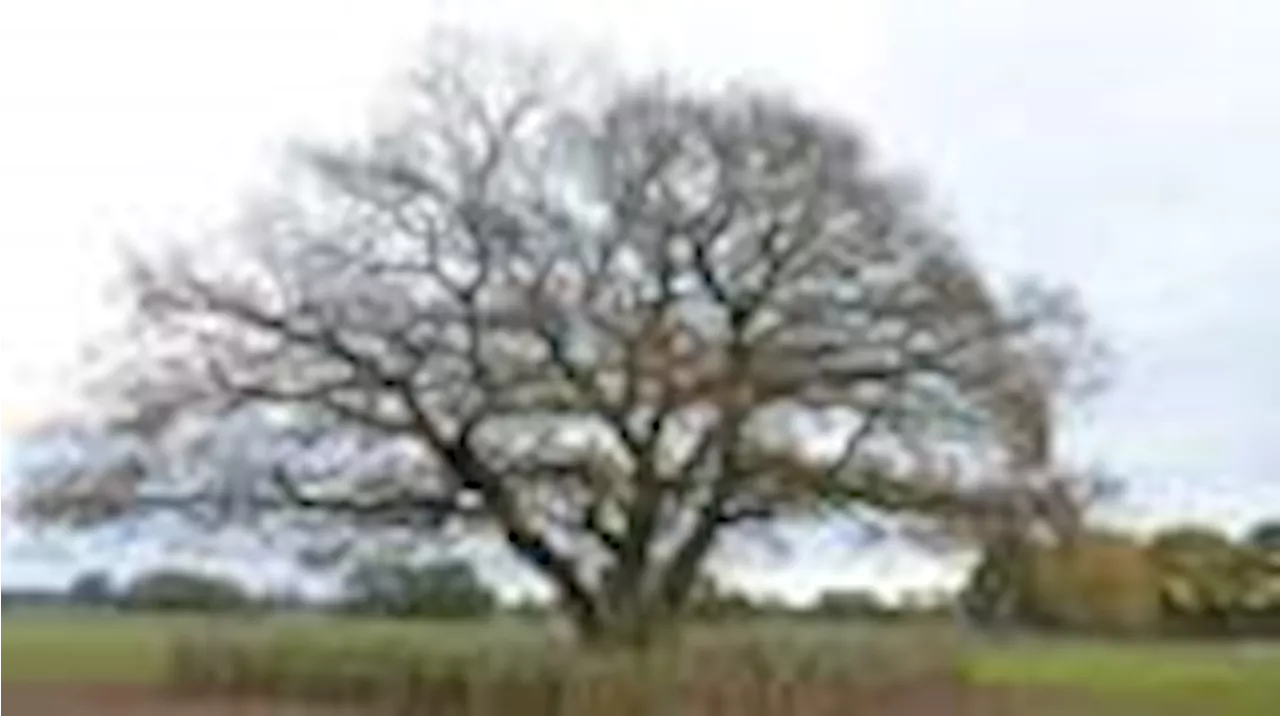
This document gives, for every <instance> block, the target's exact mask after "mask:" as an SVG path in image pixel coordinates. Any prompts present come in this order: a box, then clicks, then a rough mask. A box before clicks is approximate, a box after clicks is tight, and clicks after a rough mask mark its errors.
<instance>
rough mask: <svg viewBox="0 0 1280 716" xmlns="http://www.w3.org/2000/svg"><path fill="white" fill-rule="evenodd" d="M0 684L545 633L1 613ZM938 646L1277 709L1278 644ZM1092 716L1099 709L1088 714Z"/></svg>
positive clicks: (842, 635) (980, 677) (802, 627)
mask: <svg viewBox="0 0 1280 716" xmlns="http://www.w3.org/2000/svg"><path fill="white" fill-rule="evenodd" d="M4 626H5V627H6V628H5V629H4V631H3V640H2V643H3V656H4V661H3V679H4V681H5V682H8V683H18V682H33V681H35V682H53V681H57V682H71V681H75V682H131V683H152V682H159V681H161V680H162V679H164V678H165V674H166V671H167V667H168V663H167V662H168V659H169V657H170V654H171V645H172V644H173V642H174V640H175V638H176V637H177V636H178V635H179V634H183V633H188V634H189V633H192V632H207V633H221V632H225V631H227V630H232V629H234V630H241V631H243V632H246V633H250V632H251V633H254V634H269V635H271V637H272V638H274V639H276V640H278V641H279V642H281V643H294V644H305V645H307V647H306V649H307V650H311V649H313V648H314V649H315V650H318V651H323V650H325V649H328V648H333V647H337V646H339V645H342V646H343V647H344V648H346V647H353V648H355V649H356V650H357V652H359V650H360V647H361V645H363V646H364V647H365V648H366V650H367V651H368V652H375V651H376V650H377V649H381V648H384V647H388V648H389V647H397V648H404V649H413V650H415V651H425V652H430V653H433V654H436V653H438V654H441V655H448V654H461V653H463V652H466V651H473V650H475V649H477V648H484V647H486V646H488V647H491V648H492V649H493V650H494V651H495V652H506V653H518V652H521V651H522V650H523V649H522V647H531V648H533V649H535V650H545V647H546V646H547V645H548V644H549V642H550V637H549V636H548V635H547V633H546V632H545V631H543V630H541V629H540V628H538V627H536V626H534V625H531V624H527V623H520V622H514V621H494V622H491V623H484V624H478V623H449V624H441V623H405V622H388V621H378V620H356V619H342V620H337V619H327V618H321V617H273V618H267V619H260V620H257V621H252V620H248V621H246V620H238V621H235V622H233V623H227V622H214V623H211V622H210V620H208V619H202V618H199V617H146V616H125V617H113V618H104V617H96V616H88V615H70V614H42V615H20V616H17V617H14V616H11V615H6V618H5V619H4ZM939 638H940V637H939V636H938V634H937V631H936V630H931V631H930V632H929V633H928V634H927V635H926V633H925V630H920V629H915V628H912V627H885V626H876V625H858V624H844V623H841V624H814V623H801V624H790V623H773V624H751V625H742V626H734V627H725V628H715V629H710V628H708V629H702V630H697V631H696V632H695V633H693V634H692V635H691V636H690V642H691V643H692V644H693V645H695V646H697V645H713V644H714V645H719V644H726V643H729V644H731V643H733V642H744V643H745V642H751V643H757V644H766V645H769V649H770V650H787V649H793V648H794V649H800V648H802V647H804V646H805V645H806V644H815V643H818V642H821V643H823V644H825V645H826V647H828V648H827V649H826V652H827V653H832V649H831V648H830V647H831V646H832V645H833V644H834V645H835V646H836V652H835V653H837V654H842V653H847V654H848V655H849V657H848V658H849V659H850V660H854V659H858V658H863V657H860V656H859V655H860V654H864V653H865V652H866V651H867V650H868V649H874V650H875V651H876V653H877V654H878V655H879V656H878V657H877V659H878V660H880V661H883V660H884V655H885V654H888V653H892V654H894V657H893V659H894V660H906V661H909V660H912V659H916V658H936V657H937V655H938V653H939V651H940V649H943V648H944V647H941V646H940V645H939V642H938V639H939ZM946 638H947V639H948V644H949V646H947V647H945V648H946V649H950V648H952V647H955V648H956V651H954V652H953V653H954V654H955V658H957V659H959V660H960V661H961V662H962V671H963V673H964V674H965V675H966V676H967V677H968V678H970V679H972V680H974V681H976V682H978V683H987V684H1000V685H1010V686H1044V687H1048V688H1055V689H1064V690H1070V691H1073V692H1079V693H1082V694H1089V695H1091V696H1096V697H1098V698H1100V699H1102V700H1103V701H1104V702H1105V703H1114V704H1115V705H1116V707H1115V713H1116V714H1120V713H1125V714H1145V713H1150V714H1188V715H1190V714H1212V715H1213V716H1262V715H1263V714H1272V713H1276V709H1277V708H1280V706H1278V705H1280V644H1168V643H1160V644H1154V643H1142V644H1135V643H1100V642H1091V641H1082V640H1065V639H1064V640H1018V641H1012V642H1002V643H992V642H978V641H970V642H969V643H967V644H961V643H960V642H959V640H958V639H956V638H955V635H954V634H952V635H950V636H949V637H946ZM1097 713H1101V712H1097Z"/></svg>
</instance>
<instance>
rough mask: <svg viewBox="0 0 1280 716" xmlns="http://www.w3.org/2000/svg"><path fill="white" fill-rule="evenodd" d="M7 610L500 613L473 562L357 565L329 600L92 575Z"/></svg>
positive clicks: (207, 576) (16, 594)
mask: <svg viewBox="0 0 1280 716" xmlns="http://www.w3.org/2000/svg"><path fill="white" fill-rule="evenodd" d="M4 606H5V608H6V609H11V608H17V607H24V606H40V607H72V608H83V609H102V610H115V611H151V612H209V613H225V612H251V611H285V610H296V609H308V610H326V611H341V612H345V613H353V614H368V615H378V616H389V617H430V618H461V617H475V616H483V615H485V614H488V613H491V612H493V611H494V610H495V609H496V606H497V599H496V597H495V595H494V593H493V591H492V590H491V589H490V588H489V587H488V586H487V585H486V584H484V582H483V581H482V580H481V579H480V578H479V577H478V576H477V575H476V573H475V570H474V569H472V567H471V566H470V565H469V564H468V563H466V562H461V561H447V562H434V563H430V564H426V565H417V564H413V563H410V562H402V561H394V560H381V561H370V562H361V563H359V564H357V565H355V566H354V567H353V568H351V569H350V570H349V571H348V572H347V574H346V575H345V578H344V579H343V583H342V589H341V592H340V593H339V594H338V595H336V596H334V597H330V598H328V599H316V598H310V599H309V598H307V597H305V596H303V595H301V594H298V593H290V592H285V593H270V594H254V593H253V592H252V591H251V590H250V589H248V588H247V587H246V586H245V585H244V584H243V583H241V582H240V581H239V580H237V579H235V578H234V577H231V576H228V575H223V574H214V573H211V572H207V571H202V570H197V569H189V568H175V567H166V568H161V569H156V570H152V571H147V572H143V573H141V574H139V575H137V576H136V577H134V578H132V579H130V580H128V581H127V582H126V583H124V584H122V585H121V584H117V583H116V582H115V581H114V580H112V578H111V577H110V576H109V575H108V574H107V573H106V572H102V571H90V572H86V573H84V574H81V575H80V576H78V577H76V578H75V579H74V580H72V582H71V583H70V584H69V585H68V586H67V587H66V588H65V589H63V590H57V589H25V590H22V589H6V590H5V592H4Z"/></svg>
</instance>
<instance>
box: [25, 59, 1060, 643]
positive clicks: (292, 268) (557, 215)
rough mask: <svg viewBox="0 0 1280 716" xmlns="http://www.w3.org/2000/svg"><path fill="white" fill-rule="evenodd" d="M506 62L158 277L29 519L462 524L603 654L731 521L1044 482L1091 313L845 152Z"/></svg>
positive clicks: (727, 115)
mask: <svg viewBox="0 0 1280 716" xmlns="http://www.w3.org/2000/svg"><path fill="white" fill-rule="evenodd" d="M496 64H497V65H498V67H497V69H496V70H495V69H494V66H492V65H483V66H481V65H479V64H478V63H476V62H470V63H467V62H456V61H446V62H427V63H425V64H424V66H423V67H421V68H420V69H419V71H417V72H416V73H415V74H414V75H413V77H412V82H411V83H410V91H409V93H408V98H407V100H408V101H406V102H405V103H404V115H403V117H402V118H401V120H400V121H397V122H395V123H393V125H392V127H391V129H390V130H388V131H383V132H380V133H378V134H377V135H376V136H375V137H373V138H372V139H371V140H370V141H367V142H363V143H360V144H358V145H356V146H350V147H344V148H341V149H337V150H334V149H324V150H307V151H304V152H302V154H303V155H304V156H303V161H302V164H303V166H304V169H305V170H306V171H305V172H302V173H301V174H300V175H299V176H295V178H294V180H293V181H290V182H289V183H288V185H287V186H286V187H285V191H281V192H279V193H278V194H277V195H275V196H272V197H269V198H266V199H264V200H262V201H260V202H256V203H255V205H254V207H252V210H251V211H250V212H247V216H246V219H245V221H243V222H241V223H240V224H238V225H237V227H236V230H235V231H233V232H230V234H229V235H217V236H211V237H207V238H205V239H204V240H202V241H200V242H198V243H195V244H185V245H181V246H177V247H174V248H172V250H166V252H165V253H164V254H163V255H159V256H157V255H148V256H145V257H143V258H140V259H138V260H137V261H136V265H135V268H134V271H133V272H132V281H131V288H132V291H131V296H132V298H133V307H134V311H133V315H134V318H135V319H136V320H135V321H134V322H133V324H132V325H131V327H130V332H129V340H128V341H127V342H125V343H122V344H121V345H122V348H123V347H127V348H128V350H127V351H122V353H124V355H123V356H122V360H120V361H119V362H117V363H115V364H113V369H112V370H111V371H110V375H109V378H108V379H107V380H106V381H105V382H104V383H103V384H102V385H99V386H98V388H99V389H100V390H99V392H97V393H95V395H96V396H97V397H96V400H97V401H98V402H97V403H96V405H97V406H98V407H100V408H101V409H102V410H103V411H104V412H105V413H107V415H106V419H104V421H103V422H102V426H101V429H102V430H104V431H106V432H107V433H109V434H111V435H113V436H116V437H115V439H114V442H113V443H112V445H113V446H114V447H113V448H112V450H111V451H108V452H109V454H107V453H103V452H101V451H98V452H95V453H94V457H93V459H78V460H71V461H63V463H62V464H63V466H64V467H63V469H59V470H47V471H46V472H47V474H44V475H41V476H40V479H39V480H37V481H36V482H35V483H34V484H35V489H34V492H33V493H32V495H30V499H29V500H28V505H29V507H30V508H31V510H32V512H33V513H34V514H38V515H42V516H46V517H74V518H78V519H82V520H87V521H97V520H110V519H118V518H126V517H134V516H137V515H139V514H141V513H143V512H144V511H146V510H149V509H177V510H179V511H180V513H181V514H186V515H189V516H193V517H196V516H198V517H203V518H208V519H213V520H219V521H225V522H228V523H229V522H234V521H236V520H242V519H244V520H247V519H261V518H264V517H267V518H269V519H270V520H272V521H271V522H270V523H269V524H271V525H275V526H280V525H283V524H285V521H286V520H288V519H293V518H297V519H299V520H311V522H310V524H312V525H315V524H320V525H322V526H323V527H324V528H325V529H328V530H331V531H334V532H337V531H342V530H347V531H351V532H352V533H353V534H354V533H359V532H360V531H361V530H365V529H370V530H376V529H383V528H394V529H400V530H405V531H408V532H409V533H411V534H419V535H423V536H424V538H425V537H426V536H427V535H429V534H430V533H431V532H432V531H434V530H438V529H449V528H452V527H453V526H455V525H462V526H464V527H470V528H474V529H475V530H479V531H482V532H485V533H487V534H493V535H496V536H498V537H500V538H501V539H503V540H505V542H506V543H507V544H508V545H509V547H510V548H511V550H512V551H513V552H514V554H516V555H518V556H519V557H520V558H522V559H523V560H524V561H526V562H527V563H528V564H530V565H532V566H533V567H535V568H536V569H537V570H538V571H540V573H541V574H542V575H544V576H545V577H546V578H547V579H548V581H549V582H550V583H551V584H553V585H554V586H555V588H556V589H557V590H558V593H559V594H560V596H561V598H562V602H563V604H564V606H565V608H566V610H567V613H568V614H570V615H571V616H572V617H573V619H574V620H575V622H576V623H577V625H578V626H579V627H580V628H581V630H582V632H583V633H584V635H586V636H588V637H603V636H613V637H617V636H625V637H627V638H640V637H642V636H643V635H645V634H647V633H649V631H650V628H651V626H652V625H653V624H655V623H658V622H660V621H661V619H662V618H663V617H665V616H669V615H673V614H675V613H678V612H679V611H680V609H681V608H682V606H683V604H684V602H685V598H686V596H687V595H688V593H689V591H690V588H691V586H692V585H693V584H694V583H695V581H696V578H697V576H698V573H699V571H700V569H701V567H702V565H703V564H704V562H705V560H706V558H707V556H708V554H709V553H710V552H711V551H712V550H713V549H714V548H716V547H717V546H718V545H720V544H722V543H723V542H724V541H725V540H727V539H729V538H731V537H733V536H734V535H736V534H738V533H739V532H740V531H741V529H742V528H743V527H745V526H748V525H751V524H758V523H761V522H767V521H772V520H777V519H783V518H789V517H819V518H832V519H835V518H839V517H841V516H846V517H847V516H851V515H852V516H861V515H864V514H867V511H868V510H871V511H888V512H902V513H910V514H920V515H927V516H932V517H937V518H949V517H955V516H957V515H959V514H961V513H965V512H966V510H967V509H968V508H971V507H972V508H974V509H975V510H977V512H979V513H980V512H981V510H982V508H983V506H984V505H985V506H990V505H992V504H993V502H992V500H991V499H990V496H991V495H993V494H1013V493H1012V492H1008V491H1005V490H1004V489H1003V487H1002V486H1009V485H1013V484H1015V483H1016V484H1019V485H1026V484H1030V483H1033V482H1035V481H1037V480H1039V481H1041V483H1043V482H1044V481H1045V480H1048V479H1050V476H1051V474H1052V471H1051V470H1050V469H1049V467H1050V466H1049V464H1048V456H1049V445H1048V441H1049V431H1050V422H1051V413H1052V404H1053V398H1054V394H1055V392H1056V391H1059V390H1061V389H1062V387H1063V385H1064V380H1066V378H1067V377H1068V374H1069V373H1070V372H1071V371H1070V369H1071V368H1073V367H1074V366H1076V365H1077V361H1076V359H1077V358H1078V357H1079V354H1078V353H1077V350H1078V349H1079V348H1080V347H1081V346H1082V345H1084V344H1083V343H1082V342H1081V333H1080V331H1079V330H1078V329H1079V323H1078V321H1077V318H1078V317H1077V316H1076V315H1075V313H1074V312H1073V311H1072V310H1070V305H1069V302H1068V301H1065V300H1064V299H1063V296H1061V295H1059V294H1055V293H1051V292H1047V291H1042V290H1037V289H1035V288H1033V287H1032V288H1027V289H1025V290H1019V291H1009V292H1001V293H999V294H997V292H996V291H994V290H993V289H992V288H991V287H990V286H988V285H987V284H986V283H985V282H984V281H983V280H982V278H981V277H980V276H979V274H978V270H977V268H976V267H975V265H974V263H973V262H972V261H971V260H970V259H969V257H967V256H966V254H965V253H964V252H963V251H962V250H961V248H960V246H959V245H958V244H957V242H956V241H955V240H954V239H953V237H952V236H951V235H949V233H948V231H947V230H945V228H943V227H941V226H940V225H939V224H938V223H937V222H936V221H934V220H933V219H932V218H931V216H930V215H929V212H928V211H927V207H925V206H924V205H923V203H922V202H921V200H920V198H919V196H918V193H917V192H914V191H910V190H909V189H908V188H907V187H906V186H905V185H904V184H903V183H902V182H899V181H894V180H893V179H891V178H890V177H889V176H888V175H887V174H885V173H884V172H882V170H880V169H879V168H878V167H876V166H875V165H874V164H873V163H872V162H871V161H870V159H869V157H868V151H867V148H866V146H865V145H864V143H863V141H862V139H861V137H860V136H859V135H858V133H857V132H855V131H854V130H852V129H851V128H849V127H848V126H846V125H845V124H844V123H843V122H841V121H840V120H838V119H835V118H832V117H827V116H823V115H821V114H819V113H815V112H811V111H807V110H806V109H805V108H803V107H801V106H798V105H796V104H794V103H793V102H791V101H789V100H787V99H784V98H779V97H776V96H772V95H767V94H759V93H752V92H748V91H740V90H725V91H696V90H690V89H684V88H680V87H678V86H676V85H675V84H674V83H671V82H664V81H644V82H628V81H623V80H617V81H611V82H608V83H605V82H595V83H593V84H592V85H591V87H590V88H589V89H584V86H583V85H582V84H573V83H567V82H553V81H550V80H548V78H549V77H552V76H553V75H555V74H556V73H554V72H552V71H550V70H551V69H554V68H553V67H551V66H549V65H545V64H544V65H540V67H539V70H538V71H530V70H529V69H528V66H525V65H521V64H520V63H519V62H516V63H509V64H503V63H502V62H498V63H496ZM1006 294H1008V295H1007V296H1006ZM229 425H235V426H239V431H238V432H235V437H234V438H233V439H230V442H228V441H227V439H225V437H224V439H214V436H215V433H216V434H221V435H223V436H225V434H226V431H227V430H228V427H227V426H229ZM218 431H221V433H219V432H218ZM121 436H124V437H121ZM81 457H82V458H83V457H84V456H83V455H82V456H81ZM993 485H994V486H998V487H1000V488H1001V489H999V490H996V491H993V490H992V489H991V487H992V486H993ZM970 497H972V499H970ZM1002 504H1003V503H1002Z"/></svg>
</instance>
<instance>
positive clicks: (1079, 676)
mask: <svg viewBox="0 0 1280 716" xmlns="http://www.w3.org/2000/svg"><path fill="white" fill-rule="evenodd" d="M967 666H968V673H969V674H970V675H971V676H973V677H974V678H975V679H977V680H978V681H981V682H985V683H997V684H1018V685H1040V686H1049V687H1065V688H1072V689H1078V690H1083V691H1088V692H1090V693H1091V694H1095V695H1097V696H1100V697H1104V698H1107V699H1109V700H1114V701H1116V702H1117V703H1126V704H1133V705H1135V706H1138V705H1144V706H1149V707H1150V708H1152V709H1156V708H1158V709H1159V711H1158V713H1168V714H1212V715H1213V716H1254V715H1255V714H1256V715H1257V716H1263V715H1264V714H1273V713H1277V712H1278V710H1280V645H1277V644H1274V643H1273V644H1265V645H1264V644H1229V643H1222V644H1213V643H1208V644H1206V643H1200V644H1187V643H1141V644H1130V643H1106V642H1088V641H1075V640H1058V641H1044V640H1038V641H1026V642H1015V643H1011V644H1003V645H985V646H983V647H981V648H979V649H977V650H976V651H975V653H973V654H972V655H971V656H970V660H969V663H968V665H967Z"/></svg>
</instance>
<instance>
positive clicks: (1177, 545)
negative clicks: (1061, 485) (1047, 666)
mask: <svg viewBox="0 0 1280 716" xmlns="http://www.w3.org/2000/svg"><path fill="white" fill-rule="evenodd" d="M961 603H962V606H963V611H964V613H965V614H966V615H967V616H968V617H969V618H970V619H972V620H973V621H975V622H976V623H978V624H981V625H985V626H989V627H1033V628H1042V629H1054V630H1067V631H1082V632H1102V633H1111V634H1152V633H1161V634H1170V635H1175V636H1214V635H1220V636H1252V635H1277V634H1280V521H1271V522H1266V523H1262V524H1259V525H1257V526H1256V527H1254V528H1253V529H1252V530H1249V531H1248V532H1247V533H1246V534H1245V535H1244V536H1243V537H1242V538H1241V539H1238V540H1233V539H1231V538H1229V537H1228V536H1227V535H1225V534H1223V533H1222V532H1221V531H1219V530H1215V529H1211V528H1206V527H1200V526H1191V525H1186V526H1176V527H1171V528H1167V529H1165V530H1162V531H1160V532H1158V533H1156V534H1155V535H1153V536H1151V537H1150V538H1149V539H1146V540H1140V539H1137V538H1135V537H1132V536H1128V535H1123V534H1116V533H1104V532H1086V533H1083V534H1080V535H1076V536H1074V537H1073V538H1071V539H1069V540H1066V541H1062V542H1060V543H1057V544H1053V545H1045V544H1037V543H1035V542H1033V541H1028V542H1027V543H1026V544H1024V545H1023V547H1022V549H1020V550H1014V551H1009V550H1007V549H1006V550H1002V551H1000V552H995V551H988V552H987V553H986V554H985V555H984V556H983V558H982V559H981V560H980V562H979V563H978V565H977V567H976V568H975V569H974V571H973V573H972V575H971V578H970V580H969V583H968V585H967V587H966V588H965V590H964V592H963V594H962V595H961Z"/></svg>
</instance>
